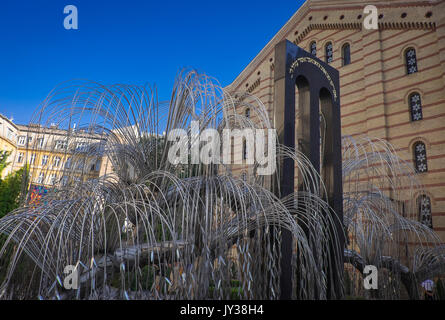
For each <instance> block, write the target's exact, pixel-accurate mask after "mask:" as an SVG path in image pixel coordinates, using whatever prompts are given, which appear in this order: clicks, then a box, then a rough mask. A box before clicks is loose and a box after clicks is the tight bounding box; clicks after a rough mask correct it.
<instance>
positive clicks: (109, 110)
mask: <svg viewBox="0 0 445 320" xmlns="http://www.w3.org/2000/svg"><path fill="white" fill-rule="evenodd" d="M245 108H250V110H251V116H250V117H248V118H246V117H245V113H244V110H245ZM192 120H194V121H198V122H199V125H200V131H202V130H204V129H206V128H214V129H217V130H218V131H220V132H221V131H222V130H223V129H224V128H258V129H268V128H272V124H271V122H270V120H269V118H268V113H267V110H266V109H265V107H264V105H263V104H262V103H261V101H260V100H259V99H257V98H255V97H253V96H250V95H247V94H237V95H234V96H232V95H229V94H228V93H227V92H225V91H224V90H223V89H222V88H221V87H220V86H219V85H218V83H217V82H216V81H215V80H214V79H212V78H209V77H207V76H205V75H202V74H198V73H196V72H194V71H184V72H182V73H181V74H180V75H179V76H178V78H177V79H176V82H175V85H174V88H173V92H172V96H171V99H170V101H169V102H159V101H158V99H157V95H156V90H155V89H154V88H151V87H148V86H143V87H141V86H132V85H114V86H103V85H100V84H98V83H94V82H89V81H81V82H77V81H74V82H67V83H64V84H62V85H60V86H59V87H57V88H56V89H55V90H54V91H52V92H51V93H50V94H49V96H48V97H47V99H46V100H45V101H44V102H43V103H42V105H41V106H40V108H39V110H38V111H37V112H36V114H35V116H34V119H33V121H32V122H33V123H36V124H38V125H36V126H35V130H36V133H37V135H38V136H40V137H44V136H45V134H46V133H47V132H48V130H50V129H49V128H50V127H52V128H55V127H59V128H67V130H66V131H60V137H61V139H60V140H62V141H66V148H65V147H64V144H63V142H58V143H57V142H55V141H53V142H51V143H50V142H48V143H46V144H45V145H44V146H43V147H44V148H47V149H49V150H51V151H53V152H58V154H60V157H61V158H63V159H64V160H63V161H65V160H66V157H68V156H69V157H70V159H69V161H67V162H68V164H66V162H65V164H64V169H63V174H62V175H60V176H57V178H56V179H55V180H54V189H53V190H50V192H49V193H48V195H47V196H46V197H45V198H44V199H42V201H41V202H40V203H39V204H38V205H33V204H31V203H29V202H28V203H27V204H24V205H23V206H22V207H21V208H19V209H17V210H15V211H14V212H11V213H10V214H8V215H7V216H5V217H4V218H2V219H1V220H0V234H2V236H3V238H2V239H3V240H2V241H3V242H2V247H1V249H0V261H1V263H0V268H1V269H0V271H1V272H0V280H1V281H2V282H1V286H0V296H1V297H2V298H3V299H37V298H38V299H278V298H279V295H280V263H279V262H280V259H281V250H280V239H281V231H282V230H283V229H287V230H289V231H291V233H292V236H293V243H294V250H293V256H292V261H291V266H292V270H293V273H294V275H295V276H294V277H293V280H292V286H293V297H294V298H298V299H325V298H326V297H327V296H328V295H329V293H328V290H329V289H328V283H329V281H330V279H331V278H332V277H342V274H331V272H330V266H332V265H333V264H336V263H341V262H340V261H332V256H331V255H330V254H329V252H330V250H332V249H334V250H343V248H338V247H336V246H335V243H336V239H337V237H338V236H339V235H337V234H335V233H333V232H332V231H331V230H333V229H334V228H332V225H333V219H335V213H333V212H332V209H331V208H329V206H328V205H327V203H326V202H325V201H324V200H323V199H326V197H327V196H326V192H325V190H324V186H323V184H322V182H320V177H319V175H318V174H317V173H316V172H315V171H314V169H313V167H312V166H311V164H310V162H309V161H308V159H307V158H305V157H304V155H302V154H301V153H299V152H298V151H294V150H289V149H286V148H284V147H283V146H280V145H278V148H277V158H276V161H277V165H278V171H277V172H276V173H275V174H274V175H272V176H270V177H269V176H267V177H266V176H260V175H258V174H257V173H256V169H257V165H253V166H251V167H250V169H249V170H248V171H246V175H245V177H246V178H245V179H241V178H238V177H239V176H240V172H239V170H237V167H236V166H225V165H222V164H219V165H215V164H212V165H203V164H188V165H184V164H177V165H173V164H171V163H170V162H169V161H168V151H169V148H170V147H171V144H170V143H169V142H168V141H166V139H165V137H166V134H168V133H169V132H171V130H173V129H178V128H182V129H185V130H186V131H188V132H189V133H190V136H189V137H190V139H191V140H192V142H191V143H196V141H194V139H196V136H194V135H193V134H192V133H191V132H190V123H191V121H192ZM35 141H36V140H35ZM61 146H62V147H61ZM343 147H344V152H345V155H344V156H345V161H344V164H343V172H344V173H343V175H344V177H343V178H344V182H345V186H346V187H345V200H344V202H345V215H344V225H345V232H348V234H349V236H350V239H351V242H350V244H349V247H348V249H345V257H346V259H347V262H350V263H352V264H353V265H354V266H355V267H356V268H357V269H358V270H359V271H360V266H362V265H365V264H375V265H378V266H381V267H382V268H383V267H384V268H386V270H389V277H390V278H391V279H392V280H391V281H392V282H391V286H392V287H391V289H382V290H379V292H381V297H388V295H389V294H390V292H392V291H394V290H392V288H394V287H396V286H397V285H400V283H402V282H403V281H402V280H403V279H402V278H403V277H404V275H405V274H413V275H415V277H414V278H413V279H414V280H413V281H414V282H415V281H418V280H421V279H422V278H424V277H426V276H431V273H435V274H437V273H438V272H440V270H441V267H442V266H443V263H442V262H441V261H442V260H441V259H442V256H443V255H442V251H441V249H440V246H438V244H439V240H438V238H437V237H436V236H435V234H434V232H433V231H432V230H429V229H428V228H426V227H424V226H423V225H421V224H420V223H418V222H416V221H415V219H411V218H412V217H409V216H407V215H405V216H404V215H403V214H401V211H400V208H399V207H398V205H397V204H396V202H394V201H393V199H404V200H408V201H407V203H409V202H410V201H409V200H410V199H412V193H413V192H415V190H418V189H420V188H421V187H420V186H419V185H418V184H417V183H416V182H415V181H416V179H415V177H414V175H413V174H412V173H410V172H412V170H411V168H409V166H407V165H406V164H405V163H404V162H403V161H400V159H399V158H398V157H397V156H396V155H395V152H394V150H392V149H391V147H390V146H389V145H388V144H386V143H384V142H382V141H379V142H373V141H371V140H369V139H363V140H353V139H351V138H345V141H344V146H343ZM35 148H37V146H35ZM36 150H37V149H36ZM28 157H29V155H28ZM283 157H291V158H293V159H294V160H295V162H296V166H297V167H298V179H299V180H300V181H301V183H302V184H303V186H305V188H304V189H306V190H311V192H295V194H293V195H290V196H288V197H286V198H282V199H280V198H281V197H280V190H279V186H278V183H277V181H279V176H280V174H281V172H280V161H281V159H282V158H283ZM99 161H100V162H101V164H102V166H101V167H102V168H109V169H110V170H109V171H108V173H107V174H106V175H102V176H100V177H99V178H97V177H96V176H94V174H93V173H94V170H95V169H92V168H93V164H97V163H98V162H99ZM51 170H52V168H51V165H50V164H48V165H46V166H43V168H42V172H45V177H49V176H51V174H52V172H53V171H51ZM92 171H93V172H92ZM400 174H402V176H400ZM36 175H37V173H34V175H33V178H35V176H36ZM374 176H375V177H374ZM362 178H364V179H362ZM401 187H403V189H401ZM407 212H408V211H407ZM307 230H311V232H310V233H307ZM401 241H402V242H403V241H414V242H415V245H414V246H413V248H417V251H413V253H411V251H410V254H409V255H407V256H406V261H407V262H406V263H405V264H406V267H405V265H402V263H404V262H403V261H402V260H401V259H403V258H405V257H404V256H403V255H402V254H401V253H402V251H403V250H402V249H403V245H402V242H401ZM431 243H433V246H431ZM332 244H334V245H332ZM390 258H391V259H393V260H390ZM391 261H392V265H390V262H391ZM396 262H397V263H399V264H397V263H396ZM67 265H73V266H76V268H77V269H76V270H78V272H79V281H78V283H79V287H78V289H71V290H68V289H66V288H65V287H66V286H65V283H64V282H65V280H66V277H67V275H66V274H64V270H65V267H66V266H67ZM403 268H405V269H403ZM407 270H408V271H407ZM409 270H412V271H409ZM410 272H411V273H410ZM410 279H411V278H410ZM387 287H388V286H387ZM356 291H357V290H356ZM388 292H389V293H388ZM338 298H340V297H338Z"/></svg>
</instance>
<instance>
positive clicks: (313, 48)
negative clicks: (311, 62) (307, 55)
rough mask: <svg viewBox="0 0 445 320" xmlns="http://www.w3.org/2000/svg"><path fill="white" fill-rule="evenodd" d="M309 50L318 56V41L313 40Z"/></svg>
mask: <svg viewBox="0 0 445 320" xmlns="http://www.w3.org/2000/svg"><path fill="white" fill-rule="evenodd" d="M309 51H310V52H311V54H312V55H313V56H314V57H316V56H317V43H316V42H315V41H312V42H311V44H310V46H309Z"/></svg>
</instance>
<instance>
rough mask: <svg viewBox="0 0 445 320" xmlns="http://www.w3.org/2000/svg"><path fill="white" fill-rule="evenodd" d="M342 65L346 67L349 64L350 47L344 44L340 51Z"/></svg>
mask: <svg viewBox="0 0 445 320" xmlns="http://www.w3.org/2000/svg"><path fill="white" fill-rule="evenodd" d="M341 53H342V60H343V65H344V66H347V65H348V64H350V63H351V46H350V45H349V43H346V44H345V45H344V46H343V48H342V49H341Z"/></svg>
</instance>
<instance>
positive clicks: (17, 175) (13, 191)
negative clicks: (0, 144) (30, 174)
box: [0, 151, 27, 218]
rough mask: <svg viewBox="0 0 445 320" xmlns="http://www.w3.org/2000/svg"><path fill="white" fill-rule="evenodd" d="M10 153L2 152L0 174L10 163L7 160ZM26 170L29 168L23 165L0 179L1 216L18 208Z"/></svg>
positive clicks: (0, 154)
mask: <svg viewBox="0 0 445 320" xmlns="http://www.w3.org/2000/svg"><path fill="white" fill-rule="evenodd" d="M9 155H10V152H9V151H1V152H0V176H1V174H2V172H3V170H4V169H5V168H6V167H7V166H8V164H9V163H8V162H7V159H8V157H9ZM26 172H27V168H26V167H23V168H21V169H19V170H17V171H16V172H11V173H10V174H8V175H7V176H6V177H5V178H4V179H0V218H1V217H3V216H4V215H6V214H7V213H9V212H11V211H13V210H14V209H16V208H18V206H19V204H20V195H21V190H22V186H23V183H24V178H25V177H26Z"/></svg>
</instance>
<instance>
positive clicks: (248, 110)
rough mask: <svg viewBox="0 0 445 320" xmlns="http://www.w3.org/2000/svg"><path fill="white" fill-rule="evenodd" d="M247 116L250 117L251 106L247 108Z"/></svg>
mask: <svg viewBox="0 0 445 320" xmlns="http://www.w3.org/2000/svg"><path fill="white" fill-rule="evenodd" d="M246 118H250V109H249V108H247V109H246Z"/></svg>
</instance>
